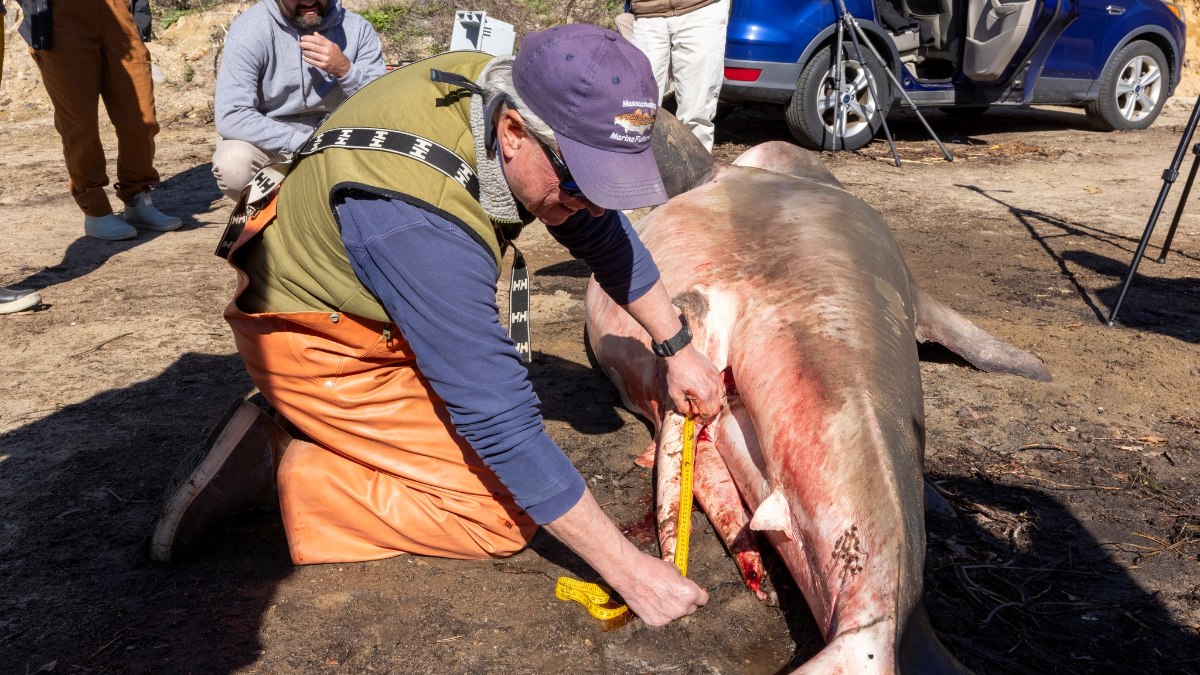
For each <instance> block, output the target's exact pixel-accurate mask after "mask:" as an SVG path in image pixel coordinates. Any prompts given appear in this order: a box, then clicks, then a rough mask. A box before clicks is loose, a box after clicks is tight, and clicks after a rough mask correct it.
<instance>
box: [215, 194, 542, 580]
mask: <svg viewBox="0 0 1200 675" xmlns="http://www.w3.org/2000/svg"><path fill="white" fill-rule="evenodd" d="M272 216H273V209H270V208H268V209H264V211H263V212H261V213H259V214H258V216H256V217H255V218H253V219H251V221H250V223H248V224H247V226H246V230H245V231H244V232H243V233H242V236H241V238H240V239H239V242H238V244H237V245H235V248H234V251H235V255H234V256H233V257H232V259H233V260H234V261H236V260H237V257H236V250H237V248H238V247H239V246H240V245H241V244H243V243H244V242H246V241H248V240H250V239H251V238H253V237H254V236H255V235H256V233H257V232H258V231H259V230H260V229H261V228H262V227H263V226H264V223H263V222H262V221H263V220H267V219H270V218H271V217H272ZM235 267H236V263H235ZM238 279H239V281H238V290H237V292H236V294H235V296H234V301H233V302H231V303H230V304H229V306H228V308H226V310H225V319H226V320H227V321H228V322H229V325H230V327H232V328H233V334H234V340H235V342H236V343H237V348H238V352H239V353H240V354H241V356H242V359H243V360H244V361H245V362H246V369H247V370H248V371H249V372H250V377H251V379H253V380H254V383H255V384H256V385H257V386H258V388H259V390H260V391H261V392H262V394H263V396H265V397H266V398H267V400H268V401H270V403H271V405H273V406H274V407H275V408H276V409H277V410H278V411H279V412H280V413H282V414H283V416H284V417H286V418H287V419H288V420H289V421H290V422H291V423H292V424H294V425H295V426H296V427H297V428H298V429H299V430H300V431H302V432H303V433H304V434H305V435H307V436H308V437H309V438H311V439H312V441H313V442H312V443H307V442H304V441H294V442H292V443H291V444H290V445H289V446H288V448H287V451H286V452H284V455H283V458H282V459H281V461H280V464H279V468H278V479H279V481H278V482H279V506H280V510H281V511H282V513H283V524H284V529H285V531H286V532H287V540H288V548H289V549H290V551H291V555H292V560H293V561H294V562H295V563H297V564H309V563H330V562H355V561H361V560H376V559H379V558H387V557H390V556H395V555H399V554H401V553H416V554H420V555H430V556H438V557H443V558H489V557H499V556H508V555H512V554H513V553H516V552H517V551H520V550H521V549H522V548H524V547H525V545H526V544H527V543H528V542H529V540H530V539H531V538H532V537H533V534H534V532H536V530H537V525H536V524H534V522H533V520H532V519H531V518H530V517H529V516H528V515H527V514H526V513H525V512H524V511H522V510H521V509H520V507H518V506H517V505H516V503H515V502H514V501H513V498H512V495H511V494H510V493H509V492H508V489H507V488H505V487H504V485H503V484H502V483H501V482H500V479H499V478H497V477H496V474H495V473H494V472H493V471H492V470H491V469H488V468H487V466H486V465H484V463H483V460H481V459H480V458H479V455H478V454H476V453H475V450H474V449H473V448H471V446H470V445H469V444H468V443H467V442H466V441H465V440H463V438H462V437H461V436H459V435H458V432H457V431H456V430H455V428H454V425H453V424H452V423H451V421H450V414H449V412H448V411H447V410H446V404H445V403H443V402H442V401H441V399H439V398H438V396H437V394H435V393H434V392H433V389H432V387H430V385H429V382H428V381H427V380H426V379H425V378H424V376H422V375H421V372H420V371H419V370H417V366H416V359H415V358H414V356H413V354H412V351H411V349H410V348H409V345H408V343H407V342H406V341H405V340H404V339H403V338H402V337H400V335H399V332H398V331H397V330H396V328H395V327H394V326H391V327H390V339H389V338H388V337H386V334H385V330H386V329H388V328H389V326H387V325H385V324H380V323H378V322H374V321H368V320H365V319H356V318H355V317H353V316H351V315H349V314H344V313H341V312H334V313H328V312H293V313H278V314H247V313H245V312H243V311H242V310H241V309H239V308H238V306H237V296H238V295H240V294H241V293H242V291H244V290H245V288H246V286H247V282H248V278H247V276H246V274H245V273H244V272H242V271H241V270H238Z"/></svg>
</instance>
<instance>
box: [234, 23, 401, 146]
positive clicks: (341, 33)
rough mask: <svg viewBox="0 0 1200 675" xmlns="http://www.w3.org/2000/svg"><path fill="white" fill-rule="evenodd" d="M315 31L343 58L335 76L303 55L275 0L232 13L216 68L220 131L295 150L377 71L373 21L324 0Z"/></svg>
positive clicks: (294, 30)
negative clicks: (346, 64) (346, 66)
mask: <svg viewBox="0 0 1200 675" xmlns="http://www.w3.org/2000/svg"><path fill="white" fill-rule="evenodd" d="M316 32H317V33H320V34H321V35H323V36H325V37H326V38H328V39H329V40H330V41H331V42H333V43H334V44H336V45H337V46H338V47H340V48H341V50H342V53H343V54H345V55H346V58H347V59H349V60H350V71H349V72H347V73H346V76H345V77H343V78H341V79H340V80H339V79H338V78H336V77H334V76H333V75H330V74H329V73H326V72H325V71H323V70H321V69H319V68H317V67H316V66H310V65H308V64H307V63H305V62H304V59H303V57H302V55H301V53H300V35H301V33H300V31H299V30H298V29H297V28H296V27H295V26H293V25H292V24H291V23H290V22H289V21H287V20H286V19H284V18H283V14H282V13H281V12H280V11H279V6H278V5H277V4H276V0H260V2H259V3H258V4H256V5H254V6H253V7H251V8H250V9H247V10H246V11H245V12H242V14H241V16H239V17H238V18H237V19H235V20H234V22H233V24H232V25H230V26H229V35H228V37H227V38H226V39H225V49H224V55H223V56H222V57H221V69H220V72H218V74H217V94H216V102H215V104H214V108H215V109H216V110H215V112H216V122H217V133H218V134H220V135H221V137H222V138H226V139H236V140H240V141H246V142H247V143H251V144H253V145H255V146H256V147H258V148H261V149H262V150H265V151H267V152H275V153H281V154H282V153H291V152H294V151H295V150H296V149H297V148H299V147H300V145H301V144H303V143H304V141H305V140H306V139H307V138H308V137H309V135H310V134H311V133H312V131H313V129H315V128H316V126H317V124H319V123H320V121H321V119H322V118H323V117H324V116H325V115H327V114H328V113H330V112H332V111H333V109H334V108H336V107H337V106H338V105H340V104H341V102H342V101H345V100H346V99H347V98H349V97H350V95H351V94H353V93H354V92H356V91H358V90H359V89H361V88H362V87H363V85H365V84H367V83H368V82H370V81H371V80H373V79H375V78H377V77H379V76H380V75H383V74H384V72H385V69H384V67H383V58H382V56H381V55H380V51H381V49H380V44H379V36H378V35H376V34H375V29H374V28H372V27H371V24H369V23H367V21H366V20H365V19H363V18H362V17H361V16H359V15H357V14H355V13H354V12H350V11H347V10H346V9H344V8H343V7H342V6H341V3H340V2H339V0H329V9H328V13H327V14H326V15H325V20H324V21H322V22H321V26H320V27H319V28H317V30H316Z"/></svg>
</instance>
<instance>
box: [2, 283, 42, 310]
mask: <svg viewBox="0 0 1200 675" xmlns="http://www.w3.org/2000/svg"><path fill="white" fill-rule="evenodd" d="M40 304H42V296H40V295H38V292H37V291H26V290H19V289H16V288H8V287H7V286H0V314H12V313H13V312H23V311H25V310H27V309H31V308H33V307H37V306H38V305H40Z"/></svg>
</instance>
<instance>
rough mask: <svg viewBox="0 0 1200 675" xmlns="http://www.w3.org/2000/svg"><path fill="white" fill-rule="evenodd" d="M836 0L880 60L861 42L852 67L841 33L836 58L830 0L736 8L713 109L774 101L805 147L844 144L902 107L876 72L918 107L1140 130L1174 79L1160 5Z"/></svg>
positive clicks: (1127, 0)
mask: <svg viewBox="0 0 1200 675" xmlns="http://www.w3.org/2000/svg"><path fill="white" fill-rule="evenodd" d="M844 1H845V4H846V9H847V10H848V11H849V13H850V14H851V16H853V17H854V18H855V19H856V20H857V22H858V24H859V25H860V26H861V27H862V29H863V31H864V32H865V33H866V35H867V36H868V37H869V38H870V40H871V43H872V45H874V47H875V51H876V52H878V54H879V56H881V57H882V58H883V60H884V61H885V63H879V61H878V59H876V58H875V56H874V55H873V53H872V51H871V50H870V48H869V47H868V46H867V45H865V44H864V45H862V46H861V51H862V58H861V59H860V58H859V54H858V53H857V52H856V50H855V49H854V46H853V44H852V43H851V41H850V36H849V34H848V33H847V34H846V35H845V37H844V40H843V58H842V59H840V60H839V59H835V58H834V51H835V50H836V48H835V46H834V45H835V43H836V39H837V27H838V23H839V21H838V12H837V8H838V0H734V1H733V9H732V12H731V14H730V17H729V31H728V38H727V39H728V42H727V45H726V51H725V82H724V86H723V87H722V91H721V100H722V102H723V103H725V104H737V103H744V102H752V101H753V102H760V103H773V104H780V105H784V106H786V111H787V122H788V128H789V129H790V130H791V132H792V135H794V136H795V137H796V140H798V141H799V142H800V143H801V144H802V145H805V146H807V147H810V148H813V149H824V150H832V149H834V148H835V147H837V148H845V149H848V150H853V149H857V148H861V147H862V146H864V145H866V144H867V143H869V142H870V141H871V139H872V138H873V137H874V136H875V133H876V132H877V131H878V129H879V127H880V126H881V124H882V119H883V116H885V115H887V112H888V110H889V108H890V107H891V105H892V104H893V103H896V102H900V101H903V98H902V95H901V92H899V91H897V90H896V87H895V85H894V84H893V82H892V80H891V78H889V77H887V74H886V73H885V72H884V71H883V69H884V68H887V69H889V70H891V71H892V72H893V73H894V74H895V76H896V80H897V81H899V83H900V86H902V87H903V88H904V91H905V92H907V94H908V97H909V98H910V99H912V101H913V103H914V104H916V105H917V106H919V107H922V108H924V107H936V108H940V109H942V110H943V111H945V112H947V113H951V114H962V115H972V114H978V113H981V112H983V111H984V110H986V109H987V108H988V107H989V106H1001V105H1005V106H1025V105H1031V104H1052V105H1066V106H1079V107H1083V108H1085V109H1086V110H1087V116H1088V119H1090V120H1091V121H1092V123H1093V124H1094V125H1095V126H1097V127H1098V128H1100V129H1104V130H1110V131H1111V130H1114V129H1144V128H1146V127H1148V126H1150V124H1151V123H1152V122H1153V121H1154V119H1155V118H1156V117H1158V113H1159V111H1160V110H1162V106H1163V103H1164V102H1165V101H1166V99H1167V97H1168V96H1170V95H1171V93H1172V92H1173V91H1174V90H1175V85H1177V84H1178V83H1179V75H1180V67H1181V64H1182V63H1183V47H1184V22H1183V12H1182V10H1181V9H1180V7H1179V5H1177V4H1175V3H1174V2H1170V1H1169V0H844ZM860 42H861V38H860ZM838 61H840V67H841V70H842V77H841V78H840V84H841V87H840V89H839V88H838V83H839V79H838V77H837V65H835V62H838ZM869 81H870V82H873V83H874V88H875V90H876V91H877V92H878V93H879V100H878V101H876V100H875V99H874V98H873V97H872V96H871V94H870V91H871V87H870V86H869ZM839 99H840V100H843V101H844V102H845V104H844V105H840V106H839V105H838V104H837V103H838V101H839ZM835 143H836V146H835Z"/></svg>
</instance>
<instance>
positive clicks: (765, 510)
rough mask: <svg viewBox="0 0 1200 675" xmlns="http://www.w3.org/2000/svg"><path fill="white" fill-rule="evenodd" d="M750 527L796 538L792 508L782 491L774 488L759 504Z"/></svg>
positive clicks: (757, 530)
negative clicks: (793, 528)
mask: <svg viewBox="0 0 1200 675" xmlns="http://www.w3.org/2000/svg"><path fill="white" fill-rule="evenodd" d="M750 529H752V530H754V531H756V532H781V533H783V535H784V536H785V537H787V538H788V539H795V538H796V536H795V533H794V532H793V531H792V509H791V507H790V506H788V503H787V499H786V498H785V497H784V496H783V493H782V492H780V491H779V490H772V491H771V494H769V495H767V498H766V499H764V500H763V501H762V503H761V504H759V505H758V508H757V509H755V511H754V517H753V518H751V519H750Z"/></svg>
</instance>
